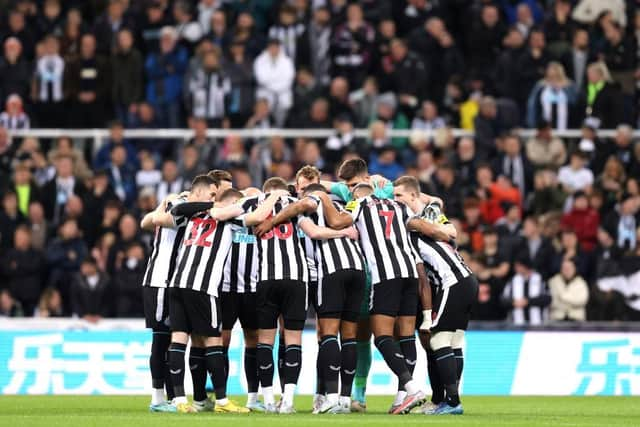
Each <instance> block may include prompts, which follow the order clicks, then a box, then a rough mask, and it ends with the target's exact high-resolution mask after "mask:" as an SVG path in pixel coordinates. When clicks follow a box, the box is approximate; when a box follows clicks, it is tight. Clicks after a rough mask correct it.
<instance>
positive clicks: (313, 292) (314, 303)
mask: <svg viewBox="0 0 640 427" xmlns="http://www.w3.org/2000/svg"><path fill="white" fill-rule="evenodd" d="M307 292H308V293H309V303H310V304H309V305H310V306H311V307H313V311H314V312H315V313H316V314H317V313H318V282H317V281H316V280H314V281H312V282H309V288H308V290H307Z"/></svg>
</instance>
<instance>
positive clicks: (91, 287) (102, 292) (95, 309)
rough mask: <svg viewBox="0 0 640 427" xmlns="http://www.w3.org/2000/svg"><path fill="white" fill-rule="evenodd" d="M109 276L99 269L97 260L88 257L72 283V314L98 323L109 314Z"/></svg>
mask: <svg viewBox="0 0 640 427" xmlns="http://www.w3.org/2000/svg"><path fill="white" fill-rule="evenodd" d="M110 290H111V289H110V283H109V277H108V276H107V275H106V274H105V273H104V272H102V271H100V270H99V269H98V265H97V263H96V260H95V259H93V258H92V257H87V258H86V259H85V260H84V261H82V265H81V266H80V272H79V273H76V274H75V275H74V276H73V283H72V284H71V314H72V315H73V316H74V317H75V316H77V317H79V318H82V319H84V320H86V321H88V322H91V323H96V322H98V321H99V320H100V319H102V318H103V317H107V316H108V315H109V307H110V305H111V301H110V299H109V298H110V296H112V295H110V293H109V291H110Z"/></svg>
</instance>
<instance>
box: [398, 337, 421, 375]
mask: <svg viewBox="0 0 640 427" xmlns="http://www.w3.org/2000/svg"><path fill="white" fill-rule="evenodd" d="M398 344H399V345H400V350H401V351H402V354H403V355H404V363H405V364H406V365H407V369H408V370H409V373H410V374H411V375H412V376H413V370H414V369H415V368H416V360H417V359H418V352H417V350H416V337H415V336H411V335H410V336H405V337H400V338H398Z"/></svg>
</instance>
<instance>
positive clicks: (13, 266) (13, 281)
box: [2, 249, 46, 314]
mask: <svg viewBox="0 0 640 427" xmlns="http://www.w3.org/2000/svg"><path fill="white" fill-rule="evenodd" d="M45 268H46V264H45V260H44V255H43V254H42V252H41V251H38V250H35V249H28V250H26V251H19V250H17V249H9V250H8V251H7V253H6V254H5V255H4V256H3V257H2V273H3V276H4V277H5V279H6V281H7V282H6V286H7V288H9V290H10V291H11V295H13V297H14V298H15V299H17V300H19V301H20V302H21V303H23V305H24V304H25V303H27V305H35V303H36V302H37V301H38V298H39V297H40V291H41V290H42V284H43V280H44V274H45ZM29 314H30V313H29Z"/></svg>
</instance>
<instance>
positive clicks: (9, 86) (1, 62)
mask: <svg viewBox="0 0 640 427" xmlns="http://www.w3.org/2000/svg"><path fill="white" fill-rule="evenodd" d="M31 74H32V73H31V67H30V66H29V62H28V61H27V60H26V59H25V55H24V53H23V51H22V43H21V42H20V40H18V39H17V38H15V37H9V38H7V39H6V40H5V41H4V56H3V57H2V58H0V102H2V105H4V104H5V103H6V101H7V98H8V97H9V96H10V95H11V94H16V95H18V96H19V97H20V98H21V99H28V96H29V92H30V91H29V84H30V82H29V77H30V76H31Z"/></svg>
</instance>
